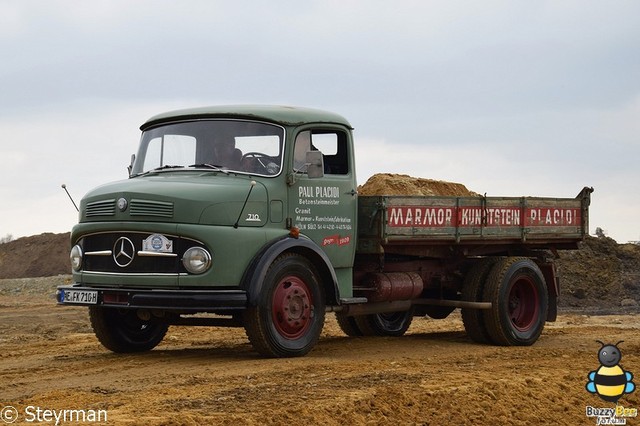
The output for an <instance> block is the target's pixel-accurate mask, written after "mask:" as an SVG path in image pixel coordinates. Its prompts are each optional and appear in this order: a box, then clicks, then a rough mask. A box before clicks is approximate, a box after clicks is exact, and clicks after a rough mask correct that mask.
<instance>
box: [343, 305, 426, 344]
mask: <svg viewBox="0 0 640 426" xmlns="http://www.w3.org/2000/svg"><path fill="white" fill-rule="evenodd" d="M354 318H355V322H356V324H357V326H358V328H359V329H360V332H361V333H362V335H363V336H394V337H398V336H402V335H403V334H404V333H405V332H406V331H407V330H408V329H409V326H410V325H411V321H412V320H413V308H411V309H409V310H408V311H400V312H390V313H384V314H370V315H360V316H356V317H354Z"/></svg>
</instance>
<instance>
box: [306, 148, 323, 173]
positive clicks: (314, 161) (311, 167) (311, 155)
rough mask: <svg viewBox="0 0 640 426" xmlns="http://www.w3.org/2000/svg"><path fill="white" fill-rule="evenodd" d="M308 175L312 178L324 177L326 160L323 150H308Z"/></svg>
mask: <svg viewBox="0 0 640 426" xmlns="http://www.w3.org/2000/svg"><path fill="white" fill-rule="evenodd" d="M306 160H307V176H309V177H310V178H312V179H314V178H321V177H324V161H323V158H322V152H320V151H307V158H306Z"/></svg>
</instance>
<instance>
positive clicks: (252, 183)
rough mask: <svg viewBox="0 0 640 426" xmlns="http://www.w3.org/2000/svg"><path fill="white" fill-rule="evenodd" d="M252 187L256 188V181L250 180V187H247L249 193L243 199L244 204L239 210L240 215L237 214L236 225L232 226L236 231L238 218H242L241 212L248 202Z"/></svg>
mask: <svg viewBox="0 0 640 426" xmlns="http://www.w3.org/2000/svg"><path fill="white" fill-rule="evenodd" d="M254 186H256V181H255V180H252V181H251V186H250V187H249V193H248V194H247V198H245V199H244V204H243V205H242V208H241V209H240V214H238V220H236V223H234V224H233V227H234V228H236V229H238V223H239V222H240V218H241V217H242V212H243V211H244V208H245V207H246V206H247V201H249V195H251V191H252V190H253V187H254Z"/></svg>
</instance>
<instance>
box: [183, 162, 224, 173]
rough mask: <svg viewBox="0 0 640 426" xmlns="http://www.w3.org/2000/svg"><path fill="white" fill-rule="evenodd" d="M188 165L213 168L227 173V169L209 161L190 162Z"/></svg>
mask: <svg viewBox="0 0 640 426" xmlns="http://www.w3.org/2000/svg"><path fill="white" fill-rule="evenodd" d="M189 167H204V168H207V169H212V170H215V171H216V172H222V173H229V170H226V169H223V168H222V167H221V166H216V165H215V164H209V163H200V164H192V165H190V166H189Z"/></svg>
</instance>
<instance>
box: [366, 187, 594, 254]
mask: <svg viewBox="0 0 640 426" xmlns="http://www.w3.org/2000/svg"><path fill="white" fill-rule="evenodd" d="M592 191H593V189H592V188H587V187H585V188H584V189H583V190H582V191H581V192H580V193H579V194H578V196H577V197H575V198H542V197H486V196H478V197H447V196H360V197H358V212H359V214H358V238H359V244H358V251H359V252H360V253H375V252H380V251H382V248H383V247H385V246H393V245H405V246H407V245H430V244H432V245H443V244H444V245H479V244H482V245H486V244H502V243H510V244H512V243H514V242H516V243H519V244H520V245H527V246H535V247H537V248H540V247H541V248H574V246H576V245H577V243H578V242H579V241H581V240H583V239H584V237H585V235H587V234H588V232H589V223H588V217H589V215H588V209H589V204H590V194H591V192H592ZM419 251H420V250H415V252H416V253H417V252H419ZM409 253H410V252H409Z"/></svg>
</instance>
